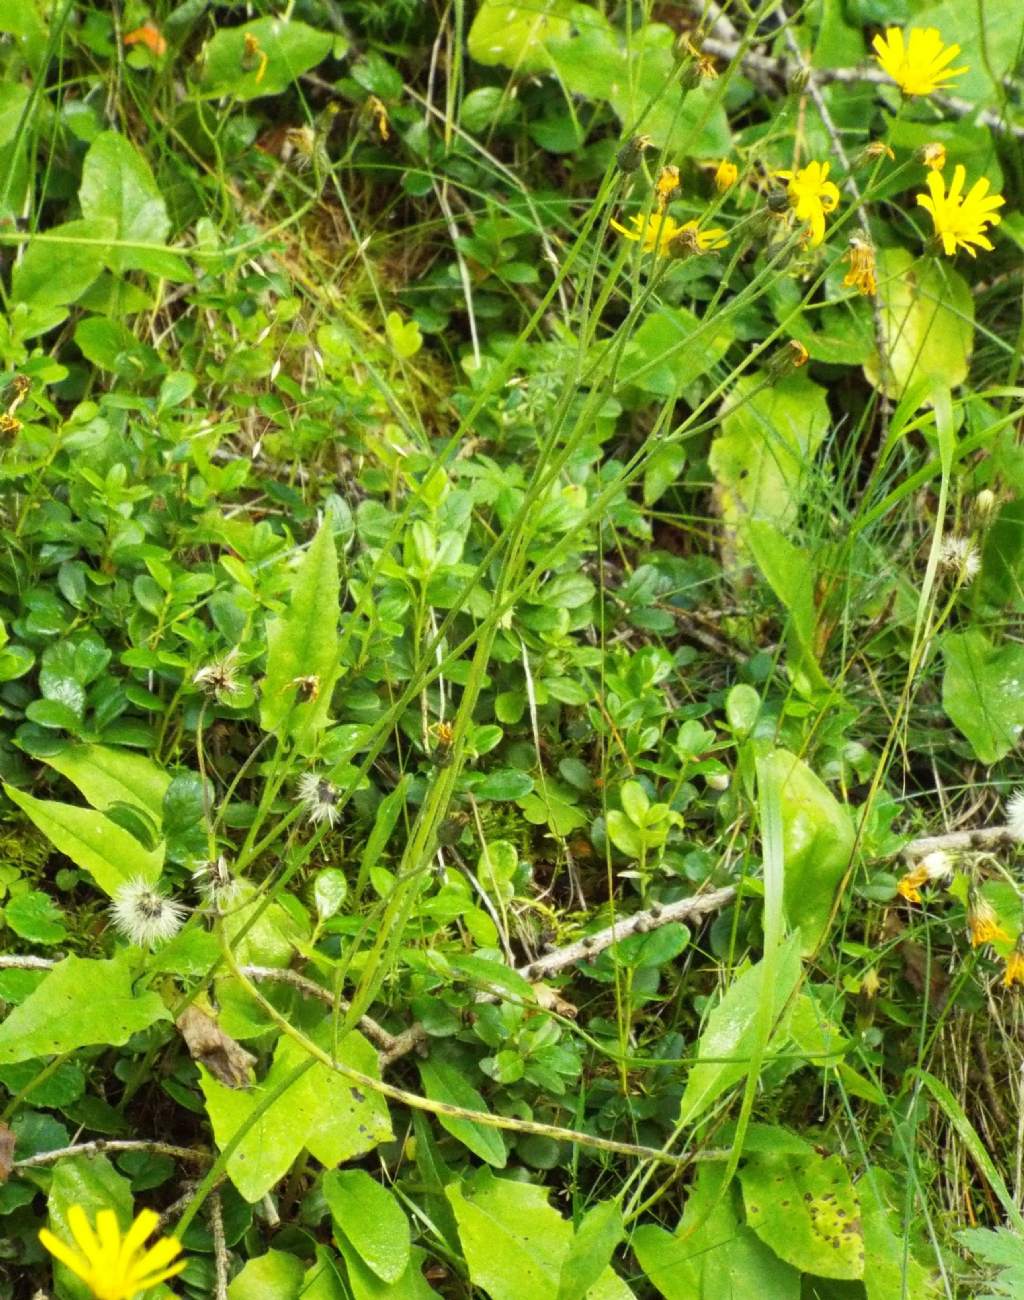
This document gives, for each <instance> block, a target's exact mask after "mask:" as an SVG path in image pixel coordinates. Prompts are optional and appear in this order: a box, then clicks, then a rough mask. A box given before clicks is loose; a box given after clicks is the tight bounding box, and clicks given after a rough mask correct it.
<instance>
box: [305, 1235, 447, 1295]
mask: <svg viewBox="0 0 1024 1300" xmlns="http://www.w3.org/2000/svg"><path fill="white" fill-rule="evenodd" d="M338 1250H339V1252H340V1254H341V1256H342V1258H343V1259H344V1261H345V1271H346V1274H347V1276H348V1284H349V1286H350V1287H351V1290H352V1296H353V1300H437V1292H436V1291H435V1290H434V1289H433V1287H432V1286H431V1285H430V1283H429V1282H428V1281H427V1280H426V1278H425V1277H424V1276H423V1263H424V1260H425V1259H426V1251H423V1250H420V1249H419V1248H418V1247H413V1249H412V1250H411V1251H410V1252H409V1265H408V1267H407V1268H406V1270H405V1272H404V1273H403V1274H402V1276H401V1277H400V1278H399V1279H398V1281H397V1282H383V1281H381V1279H380V1278H379V1277H378V1276H377V1274H376V1273H374V1272H373V1271H372V1270H371V1269H369V1268H367V1267H366V1265H365V1264H364V1263H363V1261H362V1259H360V1257H359V1253H358V1251H356V1250H355V1249H353V1247H352V1246H351V1245H350V1244H349V1243H348V1242H347V1241H346V1240H345V1239H344V1238H339V1239H338ZM303 1300H305V1297H303Z"/></svg>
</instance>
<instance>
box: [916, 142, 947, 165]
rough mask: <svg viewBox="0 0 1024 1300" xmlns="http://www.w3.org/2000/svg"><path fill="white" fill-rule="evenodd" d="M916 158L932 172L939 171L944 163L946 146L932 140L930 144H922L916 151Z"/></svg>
mask: <svg viewBox="0 0 1024 1300" xmlns="http://www.w3.org/2000/svg"><path fill="white" fill-rule="evenodd" d="M917 160H918V162H922V163H924V165H925V166H926V167H930V168H931V170H932V171H933V172H940V171H942V169H943V167H945V165H946V146H945V145H944V144H939V143H938V142H937V141H934V140H933V141H932V142H931V143H930V144H923V145H922V146H921V148H920V149H918V151H917Z"/></svg>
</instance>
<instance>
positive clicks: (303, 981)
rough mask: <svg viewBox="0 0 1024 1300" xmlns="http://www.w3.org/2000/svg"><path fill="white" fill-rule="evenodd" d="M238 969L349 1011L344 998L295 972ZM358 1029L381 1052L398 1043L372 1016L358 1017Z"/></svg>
mask: <svg viewBox="0 0 1024 1300" xmlns="http://www.w3.org/2000/svg"><path fill="white" fill-rule="evenodd" d="M240 969H241V971H242V973H243V974H244V975H248V976H249V978H250V979H254V980H274V981H276V982H277V983H279V984H290V985H291V986H292V987H293V988H296V989H298V990H299V991H300V992H301V993H306V994H308V996H309V997H311V998H319V999H320V1001H321V1002H325V1003H326V1004H327V1005H328V1006H330V1007H337V1008H338V1009H339V1011H347V1010H348V1009H349V1003H348V1002H346V1001H345V999H344V998H336V997H335V996H334V994H333V993H332V992H331V990H330V989H325V988H324V987H323V985H322V984H317V983H316V981H315V980H311V979H307V978H306V977H305V975H300V974H298V972H297V971H293V970H288V969H286V968H281V967H279V966H242V967H240ZM359 1027H360V1029H362V1030H363V1032H364V1033H365V1034H366V1037H367V1038H369V1039H370V1040H371V1041H372V1042H374V1043H376V1044H377V1046H378V1047H379V1048H380V1049H381V1051H383V1052H389V1051H391V1049H392V1048H393V1047H394V1045H395V1043H396V1042H397V1041H398V1040H397V1039H396V1038H395V1037H394V1035H392V1034H389V1033H388V1031H387V1030H386V1029H385V1028H384V1026H383V1025H380V1024H378V1023H377V1021H376V1020H374V1019H373V1018H372V1016H360V1017H359Z"/></svg>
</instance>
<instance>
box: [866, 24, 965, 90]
mask: <svg viewBox="0 0 1024 1300" xmlns="http://www.w3.org/2000/svg"><path fill="white" fill-rule="evenodd" d="M871 44H872V45H873V47H874V49H875V54H876V57H877V59H878V62H879V64H880V65H881V68H882V70H883V72H887V73H888V74H889V76H890V77H892V79H893V81H895V82H896V84H897V86H899V88H900V90H902V91H903V93H904V95H930V94H931V93H932V92H933V91H936V90H947V89H948V88H949V82H950V81H951V80H952V79H953V77H959V76H961V75H962V74H963V73H965V72H966V71H967V68H966V67H963V68H951V67H949V64H950V63H952V62H953V60H954V59H955V58H956V56H957V55H958V54H959V53H960V46H959V45H943V43H942V37H941V36H940V35H939V33H938V30H937V29H936V28H934V27H912V28H911V29H910V39H909V40H908V41H906V42H905V41H904V39H903V32H902V31H901V30H900V28H898V27H887V28H886V31H885V36H884V37H883V36H876V37H875V39H874V40H873V41H872V42H871Z"/></svg>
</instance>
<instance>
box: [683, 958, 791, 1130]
mask: <svg viewBox="0 0 1024 1300" xmlns="http://www.w3.org/2000/svg"><path fill="white" fill-rule="evenodd" d="M777 969H778V977H777V979H776V981H775V983H774V986H773V987H772V988H771V989H766V988H765V986H764V962H763V961H759V962H757V963H756V964H755V965H753V966H751V967H750V968H749V969H748V970H746V971H744V972H743V974H742V975H740V976H738V977H737V978H736V979H734V980H733V982H732V983H731V984H730V985H729V987H728V989H726V991H725V996H724V997H723V998H722V1000H721V1002H719V1004H718V1005H717V1006H716V1007H715V1009H714V1010H713V1011H712V1012H711V1014H710V1015H709V1016H708V1018H707V1022H706V1024H705V1026H704V1029H703V1032H702V1033H701V1036H700V1040H699V1042H698V1043H697V1062H696V1064H695V1065H693V1066H691V1068H690V1073H689V1077H688V1078H687V1080H686V1089H685V1091H684V1092H683V1099H682V1103H681V1106H680V1122H681V1123H683V1124H692V1123H693V1122H694V1121H695V1120H697V1119H698V1118H699V1117H700V1116H701V1115H703V1114H704V1112H705V1111H706V1110H707V1109H708V1107H709V1106H710V1105H711V1104H712V1102H714V1100H715V1099H716V1098H717V1097H720V1096H721V1095H722V1093H723V1092H725V1091H726V1089H728V1088H731V1087H733V1085H734V1084H737V1083H739V1081H740V1080H741V1079H743V1078H745V1077H746V1074H747V1071H748V1069H749V1066H750V1059H751V1056H752V1053H753V1050H754V1047H755V1044H756V1042H757V1017H758V1008H759V1007H760V1005H761V1000H762V998H765V997H770V998H771V999H772V1017H773V1020H775V1021H778V1020H779V1019H780V1017H782V1014H783V1011H784V1009H785V1007H786V1004H787V1003H788V1001H789V999H790V997H791V995H792V993H793V990H794V989H795V988H796V986H797V982H798V981H799V979H800V936H799V935H794V936H792V937H791V938H790V939H789V940H788V941H787V942H786V943H785V944H784V945H783V947H782V948H781V949H780V951H779V953H778V960H777ZM783 1036H784V1026H782V1025H780V1027H779V1030H778V1032H777V1034H776V1037H783ZM770 1050H771V1048H770V1046H769V1051H770Z"/></svg>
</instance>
